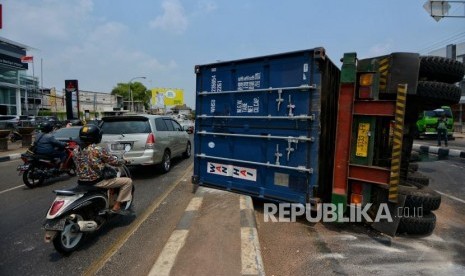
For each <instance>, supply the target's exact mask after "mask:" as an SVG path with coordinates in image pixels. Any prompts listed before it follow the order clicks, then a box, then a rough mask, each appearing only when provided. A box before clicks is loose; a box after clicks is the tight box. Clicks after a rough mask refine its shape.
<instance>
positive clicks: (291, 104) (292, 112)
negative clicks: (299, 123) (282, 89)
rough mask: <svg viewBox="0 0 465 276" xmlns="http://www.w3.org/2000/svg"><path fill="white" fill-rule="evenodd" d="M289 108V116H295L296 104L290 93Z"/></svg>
mask: <svg viewBox="0 0 465 276" xmlns="http://www.w3.org/2000/svg"><path fill="white" fill-rule="evenodd" d="M287 108H288V109H289V114H288V115H289V117H293V116H294V108H295V104H293V103H292V98H291V95H289V104H288V105H287Z"/></svg>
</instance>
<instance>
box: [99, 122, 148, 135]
mask: <svg viewBox="0 0 465 276" xmlns="http://www.w3.org/2000/svg"><path fill="white" fill-rule="evenodd" d="M102 132H103V134H132V133H150V132H151V131H150V124H149V122H148V121H147V120H140V121H136V120H130V121H105V122H104V123H103V124H102Z"/></svg>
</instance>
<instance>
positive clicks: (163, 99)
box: [150, 88, 184, 108]
mask: <svg viewBox="0 0 465 276" xmlns="http://www.w3.org/2000/svg"><path fill="white" fill-rule="evenodd" d="M150 103H151V105H152V107H153V108H166V107H171V106H175V105H183V104H184V90H182V89H176V88H153V89H152V99H151V101H150Z"/></svg>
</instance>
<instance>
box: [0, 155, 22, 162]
mask: <svg viewBox="0 0 465 276" xmlns="http://www.w3.org/2000/svg"><path fill="white" fill-rule="evenodd" d="M19 158H21V154H20V153H14V154H9V155H6V156H0V162H6V161H11V160H16V159H19Z"/></svg>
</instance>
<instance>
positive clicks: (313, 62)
mask: <svg viewBox="0 0 465 276" xmlns="http://www.w3.org/2000/svg"><path fill="white" fill-rule="evenodd" d="M195 73H196V122H195V130H196V132H195V142H194V143H195V146H194V176H193V182H194V183H195V184H198V185H201V186H208V187H214V188H219V189H225V190H229V191H234V192H238V193H243V194H248V195H252V196H256V197H262V198H267V199H271V200H278V201H286V202H300V203H307V202H309V201H311V200H314V199H321V200H322V201H329V198H330V194H331V187H332V184H331V183H332V171H333V158H334V143H335V129H336V117H337V95H338V89H339V75H340V70H339V69H338V68H337V67H336V66H335V65H334V64H333V63H332V62H331V61H330V60H329V59H328V58H327V57H326V56H325V51H324V49H323V48H315V49H310V50H303V51H297V52H290V53H284V54H277V55H270V56H263V57H256V58H249V59H242V60H235V61H228V62H220V63H215V64H207V65H198V66H196V67H195Z"/></svg>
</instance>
